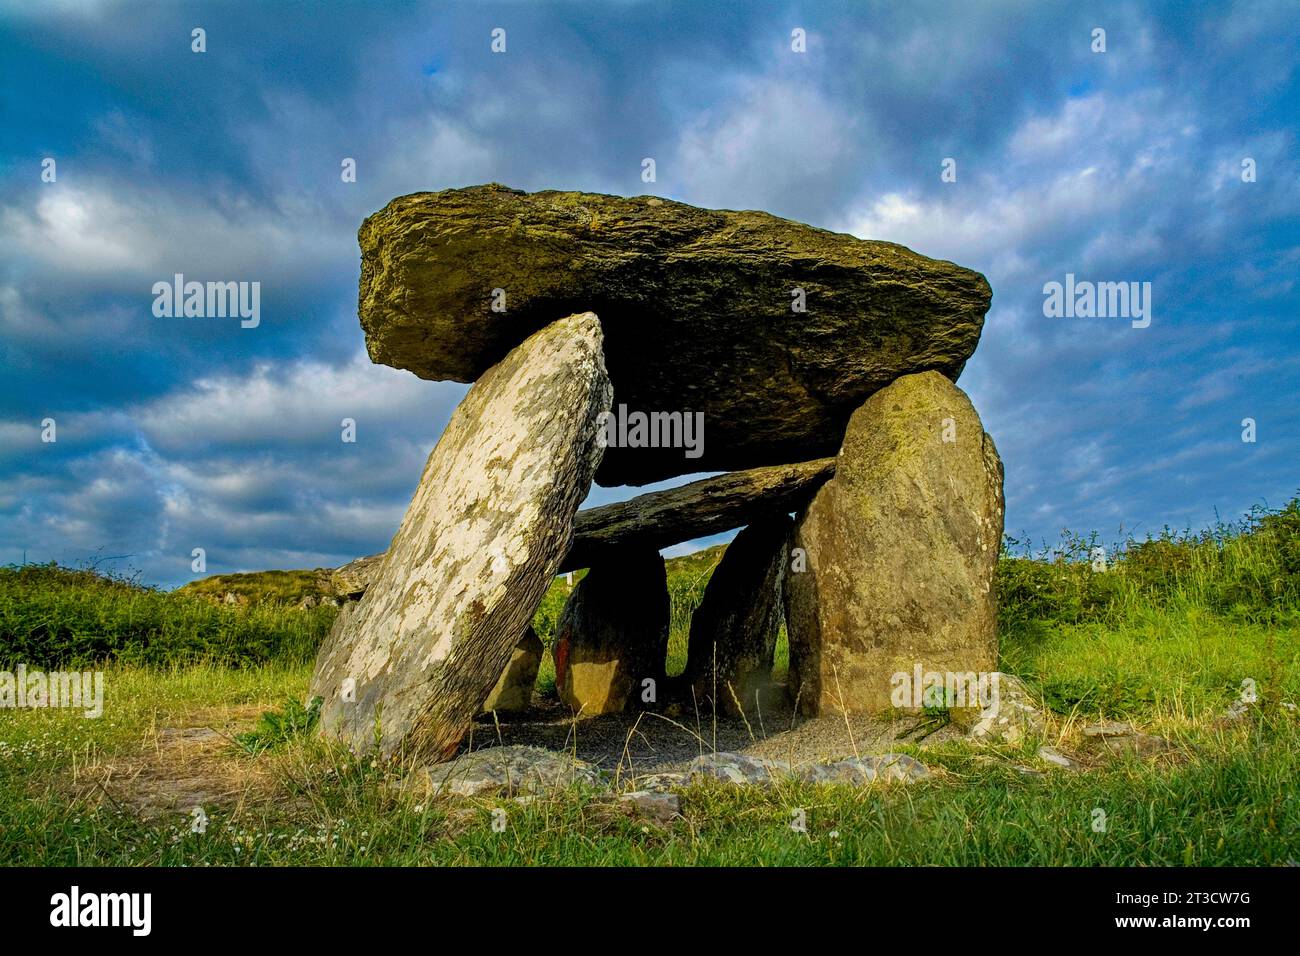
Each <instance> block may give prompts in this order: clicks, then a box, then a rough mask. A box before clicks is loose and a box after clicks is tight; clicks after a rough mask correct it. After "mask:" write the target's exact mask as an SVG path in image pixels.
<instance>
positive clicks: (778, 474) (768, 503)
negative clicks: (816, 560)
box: [336, 458, 835, 596]
mask: <svg viewBox="0 0 1300 956" xmlns="http://www.w3.org/2000/svg"><path fill="white" fill-rule="evenodd" d="M833 474H835V459H834V458H818V459H816V460H815V461H805V462H799V463H798V464H794V465H772V466H769V467H765V468H751V469H749V470H747V471H733V472H729V473H727V474H725V475H715V476H714V477H712V478H702V479H701V480H699V481H692V482H691V483H690V484H686V485H681V486H679V487H677V488H668V489H666V490H664V491H652V492H650V493H649V494H644V495H638V496H637V497H635V498H633V499H631V500H630V501H619V502H615V503H614V504H611V505H601V506H600V507H599V508H587V509H586V510H584V511H579V512H578V516H577V518H575V519H574V526H573V547H572V548H570V549H569V553H568V554H567V555H566V556H565V558H564V561H563V562H561V564H560V570H561V571H575V570H577V569H579V568H589V567H591V566H592V565H593V564H595V563H597V562H598V561H599V560H600V555H601V553H602V552H605V551H608V550H609V549H611V548H618V547H625V546H630V545H643V546H647V547H651V548H654V549H656V550H658V549H659V548H666V547H668V545H671V544H678V543H680V542H682V541H689V540H691V539H692V538H702V537H705V536H707V535H711V534H718V533H719V532H722V531H730V530H731V529H732V528H739V527H741V526H742V525H745V524H749V523H750V522H751V521H754V520H756V519H758V518H761V517H764V516H768V515H775V514H788V513H789V512H791V511H797V510H799V509H800V508H802V507H803V506H804V505H805V504H807V503H808V501H809V499H811V498H812V496H813V493H814V492H815V491H816V490H817V489H818V488H820V487H821V486H822V484H824V483H825V482H826V480H827V479H828V478H830V477H831V475H833ZM383 557H384V556H383V555H382V554H374V555H371V556H370V557H367V558H358V559H357V560H355V561H353V562H352V563H350V564H346V565H344V566H343V567H341V568H339V569H338V571H337V572H336V573H338V574H344V572H346V574H347V577H346V580H347V582H348V587H349V589H350V590H351V593H352V594H353V595H354V596H356V595H357V594H359V593H364V591H365V589H366V585H367V584H368V583H369V578H370V577H371V576H373V575H374V573H375V571H377V570H378V568H379V565H380V562H381V561H382V560H383Z"/></svg>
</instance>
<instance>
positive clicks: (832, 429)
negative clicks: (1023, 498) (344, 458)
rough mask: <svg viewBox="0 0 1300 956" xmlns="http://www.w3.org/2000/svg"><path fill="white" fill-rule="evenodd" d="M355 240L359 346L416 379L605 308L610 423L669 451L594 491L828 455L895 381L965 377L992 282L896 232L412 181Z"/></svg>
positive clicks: (635, 461) (461, 367) (468, 369)
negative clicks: (653, 419) (647, 424)
mask: <svg viewBox="0 0 1300 956" xmlns="http://www.w3.org/2000/svg"><path fill="white" fill-rule="evenodd" d="M358 238H359V242H360V245H361V288H360V302H359V313H360V317H361V325H362V328H363V329H364V330H365V333H366V346H367V348H368V349H369V352H370V356H371V358H372V359H374V360H375V361H376V362H382V363H384V364H386V365H392V366H395V367H397V368H404V369H410V370H411V371H413V372H415V373H416V374H417V375H419V376H421V377H422V378H428V379H452V380H455V381H460V382H470V381H474V380H475V379H476V378H477V377H478V376H479V375H481V374H482V373H483V371H484V370H485V369H487V368H489V367H490V366H491V365H492V364H493V363H495V362H497V361H498V360H500V359H501V358H502V356H504V355H505V354H506V353H507V352H508V351H510V349H512V348H513V347H514V346H516V345H517V344H518V343H519V342H521V341H522V340H523V339H524V338H525V337H526V336H528V335H529V334H530V333H531V332H533V331H535V330H536V329H538V328H540V327H542V326H543V325H545V324H546V323H548V322H550V321H551V320H552V319H553V318H554V317H555V316H557V315H566V314H568V313H570V312H575V311H579V310H582V309H592V310H594V311H595V312H597V313H598V314H599V315H600V317H601V320H602V323H603V325H604V332H605V357H606V362H607V365H608V368H609V374H610V378H611V380H612V382H613V385H614V394H615V401H616V403H617V409H618V410H626V412H627V413H628V414H626V415H619V416H618V423H619V425H620V428H621V426H623V425H627V424H628V423H629V421H631V418H630V416H633V415H635V414H638V413H640V414H644V415H659V416H660V418H659V419H657V421H658V425H654V424H653V423H652V425H651V428H650V429H649V433H643V434H642V437H643V438H644V439H645V440H646V441H656V442H657V441H660V440H664V441H667V442H668V443H669V444H670V445H673V447H624V446H617V447H611V448H609V449H608V451H607V453H606V455H605V458H604V461H603V463H602V465H601V467H600V471H599V473H598V475H597V481H599V483H600V484H602V485H621V484H633V485H638V484H645V483H647V482H650V481H655V480H658V479H663V478H669V477H672V476H674V475H681V474H688V473H691V472H700V471H729V470H733V469H740V468H750V467H754V466H758V465H770V464H780V463H783V462H792V461H803V460H806V459H810V458H816V457H819V456H824V455H831V454H834V453H835V451H836V450H837V449H838V448H839V445H840V440H841V438H842V437H843V434H844V427H845V424H846V423H847V421H848V419H849V416H850V414H852V412H853V410H854V409H856V408H857V407H858V406H860V405H861V404H862V402H863V400H864V399H866V398H867V396H869V395H871V394H872V393H873V392H876V391H878V390H879V389H881V388H884V387H885V386H886V385H888V384H889V383H890V382H892V381H893V380H894V379H896V378H898V377H899V376H900V375H904V374H907V373H909V372H920V371H925V370H934V371H936V372H939V373H941V374H942V375H944V376H946V377H948V378H950V379H953V380H956V378H957V376H958V375H959V374H960V372H961V370H962V367H963V366H964V365H965V363H966V360H967V359H968V358H969V357H970V355H971V353H972V352H973V351H974V349H975V345H976V343H977V342H978V341H979V336H980V330H981V328H982V326H983V322H984V314H985V312H987V311H988V306H989V300H990V295H991V293H990V291H989V286H988V283H987V282H986V281H985V280H984V277H983V276H981V275H979V274H978V273H975V272H971V271H970V270H968V269H963V268H961V267H959V266H956V265H953V264H952V263H950V262H942V261H936V260H934V259H927V258H926V257H924V256H921V255H918V254H917V253H915V252H912V251H911V250H909V249H907V248H905V247H903V246H900V245H896V244H894V243H889V242H875V241H864V240H861V239H856V238H854V237H853V236H848V235H844V234H841V233H833V232H827V231H825V230H823V229H816V228H813V227H812V226H807V225H803V224H801V223H797V222H791V221H790V220H787V219H779V218H777V217H776V216H772V215H769V214H767V213H763V212H752V211H751V212H731V211H726V210H712V209H699V208H696V207H694V206H688V205H685V204H683V203H679V202H671V201H668V200H663V199H657V198H654V197H650V196H639V197H636V198H632V199H624V198H620V197H616V196H604V195H594V194H590V193H574V192H539V193H531V194H530V193H524V192H520V191H518V190H513V189H507V188H506V187H504V186H499V185H487V186H474V187H470V188H467V189H449V190H444V191H442V192H437V193H416V194H414V195H410V196H403V197H400V198H398V199H394V200H393V201H392V202H390V203H389V204H388V205H387V206H386V207H384V208H383V209H382V210H380V211H379V212H377V213H375V214H374V215H372V216H370V217H369V218H368V219H367V220H366V221H365V222H364V223H363V224H362V226H361V230H360V233H359V237H358ZM674 413H690V415H691V416H693V415H695V414H697V413H698V414H702V415H703V423H704V430H703V435H702V438H703V441H702V442H698V441H697V439H698V438H699V437H701V436H699V435H698V434H695V433H692V434H690V435H687V434H686V432H685V427H686V425H687V424H693V423H694V422H695V421H696V419H695V418H693V417H687V418H683V417H682V415H681V414H679V415H678V417H677V418H676V419H671V418H669V417H667V416H670V415H672V414H674ZM632 426H633V427H632V428H631V430H628V431H627V435H626V436H625V437H626V440H627V441H628V442H629V443H630V442H634V441H636V440H637V438H636V435H637V433H636V430H635V422H632ZM674 430H675V433H676V434H675V437H674ZM618 433H619V434H620V435H623V431H622V430H620V431H619V432H618ZM688 439H689V440H690V441H689V444H690V447H685V446H686V445H687V441H688ZM620 440H622V439H620ZM696 452H699V454H698V456H696Z"/></svg>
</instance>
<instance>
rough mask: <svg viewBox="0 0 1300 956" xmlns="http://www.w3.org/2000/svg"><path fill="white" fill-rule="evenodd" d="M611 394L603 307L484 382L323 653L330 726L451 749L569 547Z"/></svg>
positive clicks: (403, 746) (559, 325) (419, 748)
mask: <svg viewBox="0 0 1300 956" xmlns="http://www.w3.org/2000/svg"><path fill="white" fill-rule="evenodd" d="M610 399H611V393H610V385H609V380H608V377H607V375H606V373H605V366H604V360H603V356H602V352H601V330H600V323H599V322H598V320H597V318H596V316H595V315H593V314H592V313H585V314H581V315H574V316H571V317H569V318H567V319H563V320H560V321H557V322H554V323H552V324H550V325H548V326H546V327H545V328H544V329H542V330H541V331H540V332H537V333H536V334H535V335H533V336H531V337H530V338H529V339H528V340H527V341H525V342H523V343H522V344H521V345H519V346H518V347H517V348H515V349H514V350H513V351H512V352H510V354H509V355H507V356H506V357H505V358H504V359H502V361H501V362H499V363H498V364H497V365H495V366H493V367H492V368H491V369H489V370H488V371H487V372H485V373H484V374H483V376H482V377H481V378H479V380H478V381H477V382H476V383H475V385H474V387H473V388H471V389H470V391H469V394H467V395H466V396H465V399H464V400H463V401H462V402H461V404H460V406H459V407H457V409H456V410H455V412H454V413H453V414H452V416H451V420H450V421H449V422H448V424H447V427H446V429H445V430H444V432H443V434H442V437H441V438H440V439H439V440H438V445H437V447H436V448H434V450H433V453H432V454H431V455H430V456H429V460H428V463H427V464H426V465H425V469H424V474H423V476H422V477H421V479H420V484H419V487H418V488H417V489H416V492H415V497H414V498H413V499H412V501H411V505H410V507H409V508H408V509H407V512H406V516H405V517H404V518H403V520H402V525H401V527H400V528H399V529H398V531H397V535H396V536H395V537H394V538H393V544H392V546H391V547H390V548H389V550H388V552H387V553H386V555H385V557H384V559H383V562H382V565H381V567H380V569H379V571H378V574H377V575H376V577H375V579H374V581H373V583H372V584H371V585H370V587H369V589H368V590H367V591H366V594H365V597H363V598H362V600H361V602H360V603H359V604H358V605H356V606H355V608H354V609H353V610H352V611H351V613H348V614H345V615H340V617H339V620H338V622H337V623H336V626H335V630H334V632H333V633H331V635H330V637H329V638H328V639H327V641H326V643H325V645H324V646H323V647H322V649H321V652H320V656H319V657H318V658H317V662H316V670H315V674H314V676H313V678H312V693H313V695H315V696H319V697H321V698H323V700H324V703H323V706H322V710H321V725H322V728H323V730H324V731H325V732H326V733H328V734H332V735H334V736H336V737H338V738H340V739H342V740H343V741H345V742H347V743H348V744H350V745H351V746H352V747H353V748H355V749H356V750H358V751H362V750H369V749H371V748H372V747H374V746H376V744H377V745H378V748H379V750H380V751H381V752H382V753H383V754H386V755H389V754H395V753H398V752H402V753H405V754H410V755H413V756H422V757H428V758H432V759H442V758H445V757H448V756H450V755H451V754H452V753H453V752H454V751H455V750H456V747H457V745H458V744H459V743H460V740H461V737H462V736H463V734H464V732H465V730H466V729H467V728H468V727H469V724H470V722H471V721H472V720H473V718H474V716H475V714H477V713H478V712H479V710H480V708H481V706H482V704H483V703H484V701H485V700H486V699H487V696H488V694H489V692H490V691H491V690H492V688H493V686H494V685H495V684H496V682H497V680H498V678H499V677H500V676H501V674H502V672H503V671H504V670H505V668H506V665H507V663H508V662H509V660H510V657H511V654H512V653H513V651H514V649H515V646H516V644H517V643H518V641H519V635H521V634H522V633H523V632H524V629H525V628H526V627H527V626H528V625H529V623H530V622H531V620H532V617H533V614H534V612H535V611H536V610H537V607H538V604H539V603H540V601H541V599H542V596H543V594H544V593H545V591H546V588H547V586H548V585H549V584H550V581H551V579H552V578H553V577H554V576H555V573H556V572H557V570H558V569H559V564H560V561H561V560H562V559H563V557H564V555H565V554H566V553H567V552H568V549H569V545H570V543H571V538H572V528H573V516H574V514H575V512H576V511H577V508H578V504H579V503H580V502H581V501H582V499H583V497H584V496H585V495H586V494H587V491H588V490H589V488H590V485H591V479H592V475H593V474H594V472H595V469H596V466H597V464H598V463H599V461H600V454H601V449H600V447H599V445H598V443H597V440H596V422H597V420H598V418H599V417H600V415H601V413H602V412H604V411H607V410H608V408H609V403H610Z"/></svg>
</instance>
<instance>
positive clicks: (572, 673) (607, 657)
mask: <svg viewBox="0 0 1300 956" xmlns="http://www.w3.org/2000/svg"><path fill="white" fill-rule="evenodd" d="M668 613H669V607H668V580H667V577H666V575H665V573H664V559H663V558H661V557H660V556H659V552H657V551H655V550H654V549H653V548H639V547H633V548H624V549H619V550H616V551H612V552H610V553H609V554H608V555H606V556H605V558H604V559H603V560H602V561H601V563H600V564H598V565H596V566H595V567H593V568H592V569H591V570H590V571H589V572H588V573H587V576H586V577H584V578H583V579H582V580H581V581H579V582H578V585H577V587H575V588H574V589H573V592H572V593H571V594H570V595H569V599H568V601H567V602H565V605H564V610H563V611H561V612H560V619H559V621H558V622H557V623H556V625H555V643H554V645H553V646H552V648H551V655H552V657H554V659H555V688H556V690H557V691H558V692H559V695H560V699H561V700H563V701H564V702H565V703H566V704H568V705H569V707H570V708H572V709H573V711H574V713H578V714H582V715H583V716H584V717H589V716H593V715H595V714H610V713H618V712H620V711H622V710H623V709H624V708H625V707H627V706H628V705H629V704H633V703H634V702H639V701H640V700H641V699H642V695H643V694H644V693H645V691H646V690H647V689H651V688H653V691H654V697H655V698H657V697H658V694H659V692H660V690H661V688H662V686H663V683H664V661H665V658H666V657H667V655H668ZM647 680H649V681H652V682H653V683H652V684H650V685H647V684H645V681H647Z"/></svg>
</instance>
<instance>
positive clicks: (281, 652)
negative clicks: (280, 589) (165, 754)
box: [0, 564, 337, 668]
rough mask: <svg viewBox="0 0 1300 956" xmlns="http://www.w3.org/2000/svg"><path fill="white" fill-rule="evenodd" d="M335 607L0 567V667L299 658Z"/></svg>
mask: <svg viewBox="0 0 1300 956" xmlns="http://www.w3.org/2000/svg"><path fill="white" fill-rule="evenodd" d="M336 613H337V609H336V608H333V607H328V606H327V607H317V608H312V609H311V610H299V609H297V608H294V607H289V606H284V605H271V604H262V605H254V606H251V607H243V606H223V605H215V604H213V603H212V602H210V601H208V600H206V599H204V598H201V597H197V596H193V595H188V594H184V593H180V592H166V591H160V590H158V589H156V588H149V587H141V586H140V585H138V584H135V583H134V582H132V581H128V580H124V579H122V578H117V577H113V576H111V575H105V574H101V573H98V572H95V571H88V570H69V569H65V568H60V567H58V566H57V565H53V564H48V565H30V564H29V565H23V566H22V567H13V566H11V567H5V568H0V663H6V664H17V663H26V664H27V665H29V666H36V667H45V668H54V667H84V666H88V665H92V664H98V663H103V662H105V661H118V662H120V663H124V664H148V665H175V664H188V663H196V662H199V661H209V662H212V663H219V664H224V665H227V666H231V667H243V666H249V665H254V664H261V663H266V662H269V661H284V662H295V661H302V660H308V659H310V657H311V656H312V655H314V654H315V652H316V648H317V647H318V646H319V645H320V642H321V641H322V640H323V639H324V637H325V634H326V633H328V631H329V628H330V625H331V624H332V623H333V621H334V616H335V614H336Z"/></svg>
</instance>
